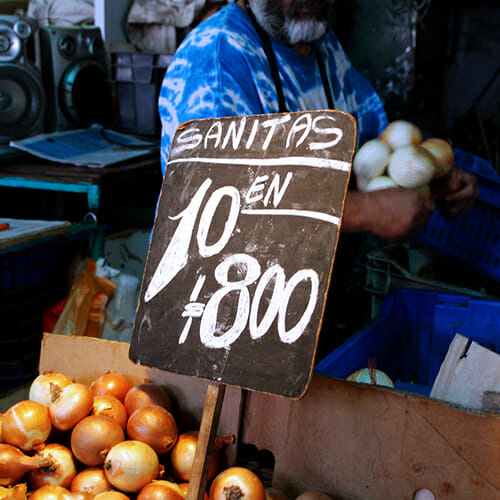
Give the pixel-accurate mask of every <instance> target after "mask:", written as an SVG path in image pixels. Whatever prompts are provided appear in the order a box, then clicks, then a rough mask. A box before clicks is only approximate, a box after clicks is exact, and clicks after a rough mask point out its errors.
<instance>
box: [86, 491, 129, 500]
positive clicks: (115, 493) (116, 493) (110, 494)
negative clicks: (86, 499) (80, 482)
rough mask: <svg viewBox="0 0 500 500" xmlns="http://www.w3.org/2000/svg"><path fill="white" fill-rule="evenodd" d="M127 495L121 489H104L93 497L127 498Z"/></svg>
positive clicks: (100, 498) (126, 499) (118, 499)
mask: <svg viewBox="0 0 500 500" xmlns="http://www.w3.org/2000/svg"><path fill="white" fill-rule="evenodd" d="M128 498H129V497H128V496H127V495H125V493H122V492H121V491H105V492H104V493H99V494H98V495H96V496H95V497H94V500H128Z"/></svg>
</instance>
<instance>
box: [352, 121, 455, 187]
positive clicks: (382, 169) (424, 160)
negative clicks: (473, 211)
mask: <svg viewBox="0 0 500 500" xmlns="http://www.w3.org/2000/svg"><path fill="white" fill-rule="evenodd" d="M352 165H353V170H354V173H355V174H356V177H357V183H358V189H359V190H360V191H376V190H380V189H388V188H393V187H401V188H405V189H414V190H419V192H421V193H426V194H429V193H430V191H429V183H430V182H431V181H432V180H434V179H438V178H440V177H443V176H445V175H446V174H447V173H448V172H449V171H450V169H451V168H452V166H453V149H452V147H451V146H450V144H448V142H446V141H445V140H443V139H440V138H437V137H432V138H430V139H426V140H424V139H423V134H422V132H421V131H420V129H419V128H418V127H417V126H416V125H414V124H413V123H410V122H407V121H404V120H396V121H393V122H391V123H390V124H389V125H388V126H387V127H386V128H385V130H384V131H383V132H382V134H380V137H378V138H376V139H372V140H370V141H367V142H365V143H364V144H363V145H362V146H361V147H360V148H359V150H358V151H357V152H356V154H355V155H354V159H353V164H352Z"/></svg>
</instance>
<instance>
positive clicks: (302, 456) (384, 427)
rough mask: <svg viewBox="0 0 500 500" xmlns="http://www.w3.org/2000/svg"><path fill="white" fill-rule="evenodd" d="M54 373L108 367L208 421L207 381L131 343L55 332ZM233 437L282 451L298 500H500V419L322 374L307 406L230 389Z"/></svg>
mask: <svg viewBox="0 0 500 500" xmlns="http://www.w3.org/2000/svg"><path fill="white" fill-rule="evenodd" d="M47 370H57V371H61V372H63V373H66V374H67V375H69V376H70V377H72V378H74V379H75V380H77V381H80V382H83V383H89V382H91V381H92V380H93V379H95V378H96V377H97V376H99V375H100V374H102V373H104V372H106V371H108V370H111V371H117V372H120V373H123V374H124V375H126V376H128V377H130V379H131V381H134V382H139V381H142V380H144V379H150V380H153V381H155V382H157V383H160V384H161V385H163V386H164V387H165V388H166V389H167V390H168V391H169V392H170V393H171V394H172V395H173V397H174V400H175V401H176V403H177V405H178V409H179V412H180V413H179V414H180V415H181V417H180V421H181V422H182V423H181V425H183V424H187V426H188V427H191V426H192V425H194V424H195V423H197V422H199V421H201V415H202V413H203V405H204V400H205V393H206V387H207V383H206V382H204V381H201V380H198V379H194V378H191V377H185V376H179V375H174V374H169V373H165V372H161V371H158V370H155V369H150V368H147V367H143V366H137V365H135V364H134V363H132V362H131V361H130V360H129V359H128V344H123V343H118V342H110V341H105V340H100V339H92V338H85V337H66V336H59V335H51V334H46V335H45V336H44V339H43V342H42V349H41V357H40V372H44V371H47ZM243 401H244V405H243V404H242V402H243ZM238 429H239V433H238ZM227 432H232V433H234V434H235V435H236V436H238V435H239V436H240V441H241V442H242V443H248V444H253V445H255V446H256V447H257V448H258V449H260V450H269V451H270V452H271V453H273V455H274V458H275V467H274V475H273V486H276V487H278V488H280V489H282V490H283V491H285V492H286V493H287V494H288V495H289V496H290V498H293V497H294V496H296V495H297V494H299V493H301V492H303V491H306V490H310V489H315V490H321V491H324V492H326V493H328V494H330V495H331V496H332V497H334V496H335V497H336V498H339V497H340V498H345V499H363V500H364V499H370V500H376V499H381V500H382V499H383V500H391V499H394V500H401V499H411V498H412V496H413V494H414V492H415V491H416V490H417V489H419V488H429V489H430V490H432V491H433V492H434V494H435V496H436V498H449V499H453V500H458V499H471V498H474V499H477V500H479V499H484V500H492V499H495V498H500V446H499V443H500V415H498V414H488V413H484V412H473V411H464V410H463V409H460V408H458V407H454V406H453V405H449V404H446V403H444V402H441V401H437V400H433V399H430V398H428V397H424V396H418V395H413V394H409V393H406V392H403V391H398V390H392V389H386V388H382V387H374V386H368V385H363V384H356V383H353V382H346V381H344V380H339V379H335V378H331V377H327V376H322V375H316V374H315V375H313V378H312V381H311V384H310V387H309V390H308V392H307V393H306V395H305V396H304V397H303V398H302V399H301V400H298V401H295V400H289V399H286V398H282V397H277V396H270V395H268V394H263V393H257V392H242V391H240V390H239V389H238V388H235V387H228V388H227V390H226V395H225V398H224V405H223V410H222V415H221V420H220V424H219V430H218V434H219V435H220V434H225V433H227ZM233 451H234V450H233ZM233 459H234V455H233ZM228 460H231V459H230V458H229V459H228ZM228 463H230V462H228Z"/></svg>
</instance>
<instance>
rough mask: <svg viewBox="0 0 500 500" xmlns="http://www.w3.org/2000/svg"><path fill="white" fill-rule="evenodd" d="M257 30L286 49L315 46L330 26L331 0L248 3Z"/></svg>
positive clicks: (332, 12)
mask: <svg viewBox="0 0 500 500" xmlns="http://www.w3.org/2000/svg"><path fill="white" fill-rule="evenodd" d="M250 3H251V8H252V11H253V12H254V14H255V17H256V18H257V20H258V21H259V23H260V24H261V26H262V27H263V28H264V29H265V30H266V31H267V32H268V33H269V34H270V35H271V36H273V37H274V38H276V39H278V40H279V41H281V42H283V43H285V44H286V45H291V46H294V45H298V44H302V43H311V42H316V41H317V40H319V39H320V38H321V37H323V36H324V35H325V34H326V32H327V31H328V30H329V29H330V28H331V26H332V23H333V14H334V10H333V5H334V3H335V0H251V2H250Z"/></svg>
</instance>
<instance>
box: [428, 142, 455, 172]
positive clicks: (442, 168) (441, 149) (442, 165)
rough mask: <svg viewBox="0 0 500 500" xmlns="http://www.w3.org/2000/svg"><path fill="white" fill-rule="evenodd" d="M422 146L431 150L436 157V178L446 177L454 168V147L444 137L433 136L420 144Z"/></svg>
mask: <svg viewBox="0 0 500 500" xmlns="http://www.w3.org/2000/svg"><path fill="white" fill-rule="evenodd" d="M420 146H421V147H423V148H424V149H426V150H427V151H429V153H430V154H431V155H432V157H433V158H434V164H435V166H436V170H435V173H434V178H435V179H438V178H440V177H444V176H445V175H447V174H448V172H449V171H450V170H451V169H452V168H453V163H454V158H453V148H452V147H451V145H450V144H449V143H448V142H446V141H445V140H444V139H440V138H439V137H433V138H431V139H427V140H426V141H424V142H422V144H420Z"/></svg>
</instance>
